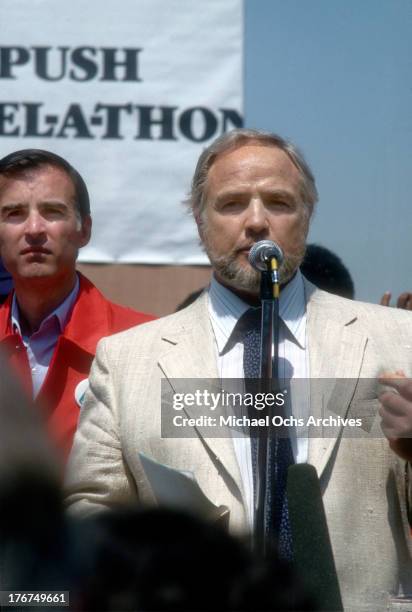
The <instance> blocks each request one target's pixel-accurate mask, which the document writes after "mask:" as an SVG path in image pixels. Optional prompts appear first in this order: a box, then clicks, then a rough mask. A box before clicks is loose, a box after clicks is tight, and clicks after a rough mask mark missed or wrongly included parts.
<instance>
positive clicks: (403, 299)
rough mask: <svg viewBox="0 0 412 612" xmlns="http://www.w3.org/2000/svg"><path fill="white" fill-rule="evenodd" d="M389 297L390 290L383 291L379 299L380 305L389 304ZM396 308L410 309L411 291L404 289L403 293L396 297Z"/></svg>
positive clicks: (390, 295)
mask: <svg viewBox="0 0 412 612" xmlns="http://www.w3.org/2000/svg"><path fill="white" fill-rule="evenodd" d="M391 297H392V294H391V292H390V291H385V293H384V294H383V296H382V297H381V299H380V302H379V303H380V305H381V306H390V301H391ZM396 308H402V309H403V310H412V293H411V292H409V291H404V293H401V294H400V296H399V297H398V299H397V300H396Z"/></svg>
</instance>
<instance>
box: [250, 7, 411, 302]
mask: <svg viewBox="0 0 412 612" xmlns="http://www.w3.org/2000/svg"><path fill="white" fill-rule="evenodd" d="M411 68H412V0H345V1H343V0H342V1H341V0H339V1H338V0H288V1H287V2H285V1H282V0H245V118H246V125H247V126H249V127H258V128H262V129H268V130H271V131H275V132H279V133H280V134H281V135H282V136H286V137H289V138H291V139H292V140H293V141H294V142H295V143H297V144H298V145H299V146H300V147H301V148H302V149H303V151H304V153H305V155H306V157H307V159H308V161H309V163H310V164H311V166H312V168H313V170H314V172H315V175H316V177H317V183H318V189H319V192H320V201H319V204H318V210H317V212H316V216H315V219H314V222H313V225H312V228H311V233H310V238H309V240H310V241H312V242H318V243H320V244H323V245H324V246H327V247H329V248H330V249H332V250H333V251H335V252H336V253H337V254H338V255H339V256H340V257H341V258H342V260H343V261H344V263H345V264H346V265H347V267H348V268H349V270H350V271H351V273H352V276H353V278H354V281H355V287H356V297H357V298H358V299H363V300H367V301H372V302H376V301H378V300H379V298H380V295H381V294H382V293H383V291H385V290H392V291H393V293H394V294H396V295H397V294H399V293H400V292H401V291H404V290H406V289H410V290H411V291H412V253H411V249H412V70H411Z"/></svg>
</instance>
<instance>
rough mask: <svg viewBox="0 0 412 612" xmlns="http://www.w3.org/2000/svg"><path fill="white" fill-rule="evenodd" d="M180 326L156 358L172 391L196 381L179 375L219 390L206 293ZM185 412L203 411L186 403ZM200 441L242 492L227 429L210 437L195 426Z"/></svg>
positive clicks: (194, 414)
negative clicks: (221, 435)
mask: <svg viewBox="0 0 412 612" xmlns="http://www.w3.org/2000/svg"><path fill="white" fill-rule="evenodd" d="M183 319H184V320H183V321H182V326H181V328H174V329H171V330H170V332H168V333H165V334H164V335H163V338H162V341H163V344H164V350H163V352H162V353H161V356H160V358H159V362H158V363H159V367H160V369H161V370H162V372H163V374H164V376H165V377H166V378H167V379H168V381H169V383H170V385H171V387H172V388H173V389H174V391H175V392H178V393H182V392H183V393H184V392H192V390H193V389H194V387H196V388H199V386H200V385H199V384H196V383H193V384H190V382H189V381H188V382H187V383H185V381H184V380H182V379H201V381H200V384H201V385H202V388H206V389H208V390H209V391H213V392H217V391H221V389H222V385H221V384H220V381H219V379H218V370H217V360H216V350H215V345H214V336H213V330H212V327H211V324H210V319H209V313H208V308H207V294H204V295H202V296H201V297H200V298H199V299H198V300H197V302H195V304H193V306H192V308H191V309H190V312H188V316H187V319H185V318H183ZM185 412H186V414H187V415H188V416H189V417H190V418H196V417H198V416H199V414H200V413H201V414H205V411H204V409H203V410H202V411H199V408H197V407H196V406H186V407H185ZM196 432H197V434H198V436H199V438H200V439H201V441H202V443H203V444H204V445H205V446H206V447H207V449H208V451H209V453H210V455H211V458H212V459H213V460H214V461H217V462H218V463H220V464H221V465H222V466H223V467H224V468H225V470H226V471H227V473H228V474H229V476H230V478H231V480H232V481H233V482H234V484H235V485H236V487H237V489H238V494H239V497H240V496H241V491H242V485H241V477H240V471H239V466H238V462H237V459H236V455H235V451H234V446H233V442H232V439H231V437H230V431H229V430H228V431H227V434H226V435H225V437H220V438H213V437H210V429H206V428H202V427H196Z"/></svg>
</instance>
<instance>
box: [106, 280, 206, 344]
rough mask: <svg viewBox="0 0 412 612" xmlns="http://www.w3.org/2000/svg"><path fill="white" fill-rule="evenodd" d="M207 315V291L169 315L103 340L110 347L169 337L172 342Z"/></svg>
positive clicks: (202, 320) (203, 319)
mask: <svg viewBox="0 0 412 612" xmlns="http://www.w3.org/2000/svg"><path fill="white" fill-rule="evenodd" d="M206 315H207V293H206V292H204V293H202V294H201V295H200V296H199V297H198V298H197V300H196V301H195V302H193V303H192V304H190V305H189V306H187V307H186V308H184V309H183V310H179V311H178V312H174V313H172V314H170V315H166V316H164V317H160V318H158V319H153V318H152V319H151V320H149V321H147V322H143V323H142V324H139V325H135V326H133V327H130V328H129V329H126V330H125V331H121V332H120V333H116V334H114V335H112V336H110V337H108V338H105V340H104V342H105V344H106V347H108V348H110V349H112V348H113V349H114V348H116V347H117V348H120V347H122V346H123V347H124V346H130V345H137V344H144V343H148V342H149V343H150V342H154V341H156V340H161V339H164V338H166V339H169V341H170V342H172V343H173V338H175V337H179V336H181V335H182V334H185V333H188V331H189V330H190V329H191V328H192V327H193V326H194V325H199V324H201V322H204V321H205V319H206Z"/></svg>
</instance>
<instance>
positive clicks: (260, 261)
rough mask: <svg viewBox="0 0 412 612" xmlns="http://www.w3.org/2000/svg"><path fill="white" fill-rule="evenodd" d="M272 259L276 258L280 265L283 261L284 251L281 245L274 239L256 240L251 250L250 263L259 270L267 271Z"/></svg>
mask: <svg viewBox="0 0 412 612" xmlns="http://www.w3.org/2000/svg"><path fill="white" fill-rule="evenodd" d="M271 259H276V261H277V262H278V265H280V264H281V263H282V261H283V251H282V249H281V248H280V246H279V245H278V244H276V242H273V240H260V241H259V242H255V244H254V245H253V246H252V248H251V249H250V252H249V263H250V265H251V266H252V267H253V268H255V270H259V272H266V271H267V270H268V264H269V263H270V260H271Z"/></svg>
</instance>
